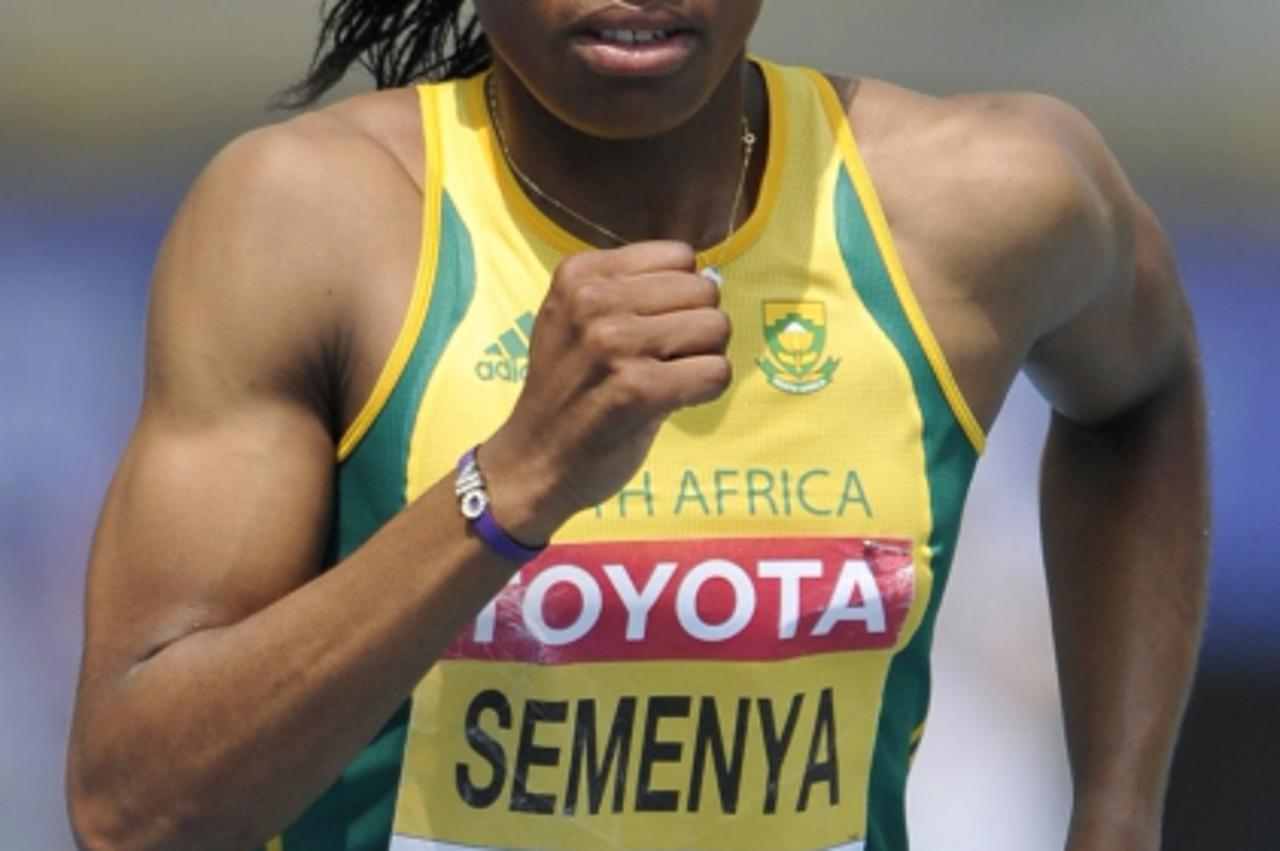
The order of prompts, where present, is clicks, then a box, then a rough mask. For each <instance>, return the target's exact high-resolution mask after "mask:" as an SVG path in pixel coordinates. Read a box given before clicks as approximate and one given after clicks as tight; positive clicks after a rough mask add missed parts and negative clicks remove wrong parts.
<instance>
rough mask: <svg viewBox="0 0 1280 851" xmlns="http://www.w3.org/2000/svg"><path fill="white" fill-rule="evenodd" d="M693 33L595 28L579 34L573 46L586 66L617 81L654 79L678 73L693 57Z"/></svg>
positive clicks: (635, 28) (668, 29) (682, 30)
mask: <svg viewBox="0 0 1280 851" xmlns="http://www.w3.org/2000/svg"><path fill="white" fill-rule="evenodd" d="M695 43H696V38H695V35H694V33H693V31H692V30H689V29H682V28H675V27H668V28H656V27H650V28H640V27H632V28H624V27H612V26H611V27H604V26H601V27H596V28H591V29H586V30H582V31H579V32H578V33H577V34H576V35H575V36H574V38H573V46H574V49H575V51H576V52H577V54H578V55H579V57H580V58H581V59H582V60H583V61H584V62H585V63H586V64H587V66H588V67H589V68H590V69H591V70H594V71H596V72H597V73H600V74H604V75H606V76H616V77H656V76H662V75H665V74H670V73H673V72H675V71H677V70H679V69H680V68H681V67H682V66H683V65H684V64H685V63H686V62H687V61H688V60H689V57H690V56H691V55H692V53H693V50H694V46H695Z"/></svg>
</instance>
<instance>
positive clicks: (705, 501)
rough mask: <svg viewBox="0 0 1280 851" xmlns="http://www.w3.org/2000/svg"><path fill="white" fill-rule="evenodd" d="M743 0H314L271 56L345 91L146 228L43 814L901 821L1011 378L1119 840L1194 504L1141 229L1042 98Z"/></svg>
mask: <svg viewBox="0 0 1280 851" xmlns="http://www.w3.org/2000/svg"><path fill="white" fill-rule="evenodd" d="M761 3H762V0H754V2H752V0H668V2H657V0H633V2H607V0H524V2H519V3H513V2H506V0H476V2H475V4H474V6H475V14H476V15H477V21H476V22H475V23H473V24H468V21H470V20H471V19H470V17H469V13H467V12H465V11H464V10H463V4H462V3H461V2H452V0H402V1H401V2H379V3H374V2H371V0H341V1H340V2H338V3H336V4H335V5H334V6H333V7H332V8H331V10H330V12H329V16H328V18H327V24H326V28H325V37H324V39H323V40H322V49H321V52H320V54H319V60H318V62H317V64H316V65H315V67H314V70H313V73H312V74H311V76H310V77H309V78H308V79H307V80H305V81H304V83H303V84H302V86H301V88H300V89H299V90H298V91H297V93H296V94H297V95H298V97H299V98H300V99H301V100H302V101H310V100H312V99H313V98H314V97H316V96H317V95H319V94H320V93H321V92H323V91H324V90H325V89H326V88H327V87H329V86H330V85H331V84H332V83H333V82H334V81H335V80H336V79H337V78H338V77H340V76H341V74H342V72H343V71H345V70H346V68H347V67H348V66H349V65H351V64H352V63H353V62H357V61H362V62H365V63H367V64H368V65H370V66H371V67H373V68H374V69H375V71H376V73H377V76H378V79H379V82H380V86H381V88H383V89H384V90H382V91H379V92H377V93H372V94H368V95H363V96H359V97H355V98H352V99H350V100H346V101H343V102H341V103H339V104H337V105H335V106H332V107H329V108H326V109H322V110H318V111H313V112H309V113H306V114H302V115H300V116H298V117H296V118H294V119H292V120H289V121H287V122H285V123H283V124H280V125H278V126H274V127H269V128H266V129H262V130H259V131H256V132H253V133H250V134H249V135H247V136H245V137H244V138H242V139H240V140H238V141H236V142H234V143H233V144H231V145H230V146H229V147H228V148H226V150H224V151H223V152H222V153H221V154H219V155H218V156H217V158H216V159H215V160H214V162H213V163H212V164H211V165H210V166H209V168H208V170H207V171H206V173H205V174H204V175H203V176H202V177H201V178H200V179H199V181H198V182H197V184H196V185H195V187H194V189H193V190H192V192H191V194H190V197H189V198H188V199H187V201H186V202H185V204H184V205H183V206H182V208H181V210H180V212H179V213H178V214H177V217H176V219H175V221H174V223H173V226H172V230H171V232H170V234H169V236H168V238H167V240H166V242H165V244H164V247H163V249H162V252H161V255H160V258H159V263H158V267H157V270H156V273H155V282H154V295H153V300H152V304H151V310H150V320H149V325H148V340H149V343H148V350H147V370H146V393H145V399H144V402H143V406H142V411H141V416H140V420H139V422H138V425H137V428H136V431H135V433H134V435H133V438H132V440H131V442H130V443H129V446H128V448H127V450H126V451H125V454H124V458H123V460H122V462H121V466H120V469H119V472H118V473H117V475H116V478H115V480H114V483H113V484H112V487H111V489H110V492H109V494H108V496H107V499H106V504H105V508H104V510H103V516H102V520H101V525H100V528H99V531H98V534H97V539H96V542H95V547H94V553H93V558H92V565H91V572H90V577H89V582H88V604H87V609H88V614H87V638H86V646H85V653H84V660H83V671H82V677H81V682H80V688H79V695H78V700H77V707H76V715H75V721H74V728H73V731H72V738H71V744H70V756H69V771H68V787H69V798H70V804H71V812H72V819H73V823H74V826H75V830H76V833H77V836H78V838H79V841H80V843H81V844H82V846H83V847H86V848H92V849H99V848H129V849H140V848H181V849H199V848H242V847H257V846H265V847H267V848H269V849H273V851H279V849H288V851H295V849H322V851H323V849H338V848H341V849H375V848H377V849H385V848H388V847H391V848H394V849H397V851H411V849H455V848H475V847H506V848H512V847H514V848H553V847H554V848H574V849H578V848H585V849H598V848H613V847H617V848H731V849H752V848H759V849H788V848H843V849H873V851H888V849H903V848H906V847H907V828H906V819H905V815H904V810H903V794H904V785H905V782H906V775H907V769H908V765H909V762H910V758H911V755H912V753H913V752H914V750H915V748H916V746H917V744H918V742H919V739H920V736H921V733H922V730H923V727H924V724H925V716H926V711H927V705H928V690H929V685H928V682H929V681H928V654H929V646H930V642H931V637H932V633H933V624H934V619H935V617H936V615H937V611H938V606H939V602H940V599H941V594H942V591H943V587H944V585H945V582H946V578H947V575H948V572H949V567H950V561H951V556H952V553H953V549H954V543H955V537H956V532H957V527H958V524H959V520H960V513H961V504H962V502H963V498H964V494H965V491H966V488H967V484H968V481H969V477H970V475H971V472H972V469H973V467H974V464H975V462H976V460H977V458H978V456H979V454H980V453H981V451H982V448H983V444H984V439H985V437H984V436H985V434H986V433H987V430H988V429H989V428H990V426H991V424H992V422H993V421H994V420H995V418H996V414H997V412H998V410H999V409H1000V407H1001V403H1002V400H1003V399H1004V398H1005V395H1006V393H1007V392H1008V389H1009V386H1010V384H1011V382H1012V381H1013V380H1014V377H1015V376H1016V375H1017V374H1018V372H1019V371H1020V370H1026V371H1027V373H1028V374H1029V375H1030V376H1031V378H1032V379H1033V380H1034V382H1035V383H1036V385H1037V386H1038V387H1039V388H1040V390H1041V391H1042V392H1043V394H1044V396H1045V397H1046V398H1047V399H1048V400H1049V402H1050V403H1052V405H1053V408H1054V412H1055V413H1054V415H1053V422H1052V427H1051V430H1050V434H1049V437H1048V443H1047V447H1046V449H1045V455H1044V470H1043V481H1042V501H1043V529H1044V545H1045V556H1046V563H1047V570H1048V579H1049V589H1050V597H1051V605H1052V612H1053V620H1054V631H1055V637H1056V647H1057V657H1058V664H1059V669H1060V679H1061V686H1062V696H1063V704H1064V710H1065V720H1066V736H1067V744H1068V750H1069V755H1070V759H1071V766H1072V775H1073V780H1074V791H1075V797H1074V806H1073V812H1072V819H1071V824H1070V835H1069V837H1067V838H1066V844H1067V847H1068V848H1070V849H1071V851H1101V849H1125V851H1134V850H1135V849H1147V850H1148V851H1150V850H1151V849H1156V848H1158V847H1159V844H1160V822H1161V806H1162V797H1163V789H1164V783H1165V777H1166V774H1167V771H1168V767H1169V761H1170V754H1171V751H1172V747H1173V744H1174V740H1175V735H1176V730H1177V727H1178V723H1179V719H1180V715H1181V712H1182V708H1183V705H1184V701H1185V699H1186V694H1187V690H1188V684H1189V681H1190V678H1191V674H1192V669H1193V661H1194V657H1195V653H1196V648H1197V644H1198V639H1199V634H1200V621H1201V608H1202V603H1203V594H1204V590H1203V589H1204V572H1205V563H1206V537H1207V517H1206V482H1205V479H1206V475H1205V448H1204V447H1205V425H1204V413H1203V407H1202V400H1201V389H1200V380H1199V377H1198V369H1197V366H1196V348H1195V343H1194V339H1193V330H1192V323H1191V320H1190V317H1189V314H1188V310H1187V307H1186V304H1185V302H1184V300H1183V296H1182V294H1181V291H1180V286H1179V284H1178V281H1177V276H1176V272H1175V269H1174V265H1173V262H1172V260H1171V258H1170V252H1169V249H1168V246H1167V244H1166V241H1165V238H1164V236H1163V235H1162V232H1161V229H1160V227H1159V225H1158V224H1157V222H1156V221H1155V220H1154V219H1153V217H1152V215H1151V213H1150V212H1149V211H1148V210H1147V208H1146V207H1145V206H1144V205H1143V204H1142V202H1141V201H1140V200H1139V199H1138V198H1136V197H1135V195H1134V193H1133V191H1132V189H1131V188H1130V186H1129V184H1128V183H1127V182H1126V180H1125V178H1124V176H1123V175H1122V173H1121V171H1120V169H1119V167H1118V166H1117V165H1116V162H1115V160H1114V159H1113V158H1112V156H1111V154H1110V153H1108V151H1107V149H1106V147H1105V146H1104V144H1103V143H1102V141H1101V140H1100V139H1099V138H1098V135H1097V133H1096V132H1095V130H1094V129H1093V128H1092V127H1091V126H1090V124H1089V123H1088V122H1087V121H1086V120H1085V119H1084V118H1083V117H1081V115H1080V114H1079V113H1078V112H1076V111H1075V110H1073V109H1071V108H1070V107H1068V106H1065V105H1063V104H1061V103H1059V102H1057V101H1054V100H1052V99H1050V98H1047V97H1041V96H1036V95H1028V94H984V95H971V96H962V97H952V98H942V99H939V98H933V97H928V96H925V95H921V94H918V93H915V92H911V91H907V90H904V89H901V88H898V87H895V86H892V85H889V84H886V83H882V82H876V81H873V80H867V79H852V78H846V77H838V76H828V75H824V74H821V73H818V72H814V71H809V70H805V69H797V68H785V67H780V66H777V65H774V64H772V63H769V62H767V61H765V60H763V59H756V58H753V57H750V56H748V54H747V53H746V52H745V45H746V43H747V39H748V36H749V35H750V33H751V31H752V28H753V26H754V24H755V22H756V18H757V15H758V13H759V11H760V7H761ZM424 79H432V80H435V81H437V82H435V83H432V84H429V85H428V84H423V85H409V84H411V83H417V82H420V81H422V80H424ZM477 446H478V451H475V447H477ZM963 773H964V769H963V767H960V766H957V767H956V778H957V782H963ZM992 806H993V809H994V808H995V807H997V806H998V803H997V802H993V803H992Z"/></svg>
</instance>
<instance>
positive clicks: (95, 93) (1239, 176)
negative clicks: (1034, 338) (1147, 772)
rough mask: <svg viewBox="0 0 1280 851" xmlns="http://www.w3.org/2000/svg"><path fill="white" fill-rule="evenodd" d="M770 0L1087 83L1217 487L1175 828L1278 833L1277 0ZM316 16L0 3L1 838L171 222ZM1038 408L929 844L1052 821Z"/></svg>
mask: <svg viewBox="0 0 1280 851" xmlns="http://www.w3.org/2000/svg"><path fill="white" fill-rule="evenodd" d="M765 5H766V12H765V19H764V22H763V23H762V26H761V28H760V31H759V34H758V38H757V40H756V43H755V49H756V51H757V52H759V53H762V54H765V55H769V56H771V57H774V58H779V59H783V60H788V61H795V62H805V63H809V64H815V65H819V66H822V67H824V68H828V69H831V70H839V71H843V72H848V73H853V74H861V75H868V76H877V77H883V78H887V79H890V80H894V81H896V82H898V83H902V84H905V85H909V86H914V87H918V88H921V89H924V90H927V91H930V92H935V93H940V94H941V93H947V92H953V91H961V90H968V89H1006V88H1020V89H1034V90H1040V91H1044V92H1049V93H1052V94H1055V95H1058V96H1060V97H1063V98H1065V99H1067V100H1070V101H1072V102H1074V103H1075V104H1077V105H1079V106H1080V107H1082V108H1083V109H1084V110H1085V111H1086V112H1087V113H1088V114H1090V115H1091V116H1092V117H1093V118H1094V120H1095V121H1096V122H1097V123H1098V124H1099V126H1100V127H1101V128H1102V130H1103V132H1104V134H1105V135H1106V136H1107V138H1108V139H1109V140H1110V141H1111V143H1112V144H1113V146H1114V148H1115V150H1116V151H1117V153H1118V155H1119V157H1120V159H1121V161H1122V162H1123V163H1124V164H1125V166H1126V168H1127V169H1128V171H1129V173H1130V175H1131V177H1132V179H1133V181H1134V183H1135V184H1136V185H1137V187H1138V188H1139V190H1140V191H1141V193H1142V194H1143V195H1144V197H1145V198H1147V199H1148V201H1149V202H1150V203H1151V205H1152V206H1153V207H1154V208H1155V210H1156V212H1157V213H1158V214H1159V216H1160V217H1161V219H1162V220H1163V221H1164V222H1165V224H1166V226H1167V227H1168V229H1169V231H1170V233H1171V234H1172V236H1173V239H1174V243H1175V247H1176V250H1177V253H1178V255H1179V258H1180V261H1181V265H1182V270H1183V274H1184V277H1185V280H1186V284H1187V287H1188V290H1189V292H1190V297H1191V300H1192V302H1193V304H1194V307H1195V310H1196V313H1197V316H1198V320H1199V324H1200V333H1201V337H1202V342H1203V347H1204V359H1205V366H1206V370H1207V374H1208V382H1209V392H1210V398H1211V404H1212V416H1213V426H1214V434H1213V471H1214V480H1215V497H1214V504H1215V509H1216V514H1217V533H1216V550H1215V559H1214V574H1213V601H1212V607H1211V612H1210V619H1209V629H1208V638H1207V642H1206V645H1205V649H1204V656H1203V660H1202V665H1201V670H1200V675H1199V679H1198V682H1197V687H1196V693H1195V696H1194V699H1193V701H1192V704H1191V707H1190V710H1189V716H1188V722H1187V727H1186V732H1185V735H1184V740H1183V744H1182V747H1181V749H1180V751H1179V756H1178V759H1177V765H1176V769H1175V776H1174V781H1173V785H1172V789H1171V792H1170V802H1169V814H1168V824H1167V829H1166V847H1167V848H1173V849H1184V848H1185V849H1191V848H1197V849H1205V848H1207V849H1274V848H1276V847H1278V846H1277V844H1276V839H1275V837H1276V836H1277V835H1280V813H1278V810H1277V807H1276V803H1275V802H1276V800H1277V797H1276V796H1277V792H1280V783H1278V781H1277V780H1276V779H1275V778H1276V773H1277V772H1276V767H1277V766H1280V734H1277V732H1276V723H1275V722H1276V719H1277V718H1280V618H1277V617H1276V616H1275V615H1274V614H1273V612H1274V611H1276V610H1277V608H1278V607H1280V569H1278V565H1277V555H1276V554H1277V553H1280V522H1278V521H1280V509H1278V508H1277V506H1280V485H1278V484H1277V483H1278V482H1280V452H1278V451H1277V449H1278V447H1277V442H1278V441H1277V429H1276V427H1275V425H1274V423H1276V422H1277V421H1278V420H1280V403H1278V402H1277V398H1278V394H1277V393H1276V392H1275V387H1276V380H1275V378H1274V375H1272V374H1270V370H1271V369H1273V368H1275V364H1276V363H1277V354H1280V352H1278V351H1277V345H1276V342H1275V341H1276V337H1277V334H1276V332H1275V330H1274V329H1273V328H1272V327H1271V326H1270V323H1271V322H1275V321H1277V320H1278V319H1280V280H1278V277H1280V273H1278V272H1277V270H1280V52H1278V51H1277V49H1276V45H1277V44H1278V43H1280V3H1277V2H1276V0H1220V2H1217V3H1205V2H1203V0H1164V2H1161V3H1137V2H1131V3H1111V2H1102V0H1077V2H1071V3H1066V2H1059V0H894V2H888V0H858V2H849V0H805V2H802V3H784V2H782V0H769V2H766V4H765ZM316 30H317V9H316V3H315V2H314V0H275V2H272V3H259V2H250V0H222V2H220V3H201V4H195V3H172V2H162V0H129V1H128V2H124V3H101V2H90V0H61V2H58V3H47V2H37V0H4V2H3V3H0V446H3V447H4V451H3V455H0V849H15V850H16V851H28V849H30V851H57V850H58V849H67V848H70V847H71V845H72V843H71V838H70V834H69V831H68V829H67V827H66V818H65V816H64V806H63V800H62V761H63V754H64V750H65V738H66V731H67V727H68V724H69V720H70V712H71V705H72V696H73V690H74V677H75V672H76V667H77V664H78V655H79V644H80V639H81V634H82V627H81V612H82V604H81V597H82V586H83V576H84V570H85V560H86V553H87V551H88V546H89V540H90V537H91V534H92V530H93V525H94V520H95V515H96V513H97V509H98V505H99V502H100V500H101V498H102V495H103V492H104V490H105V487H106V484H107V481H108V479H109V476H110V474H111V471H112V468H113V466H114V463H115V461H116V458H117V456H118V455H119V453H120V451H121V449H122V447H123V444H124V441H125V439H126V436H127V433H128V429H129V427H130V424H131V421H132V418H133V417H134V415H135V411H136V408H137V404H138V400H139V395H140V378H141V350H142V333H143V316H144V310H145V305H146V298H147V279H148V276H149V274H150V268H151V264H152V260H153V257H154V254H155V252H156V249H157V247H158V244H159V241H160V239H161V237H162V234H163V231H164V228H165V226H166V223H167V221H168V219H169V217H170V216H171V215H172V213H173V211H174V209H175V207H176V205H177V204H178V202H179V200H180V198H181V197H182V195H183V194H184V192H185V190H186V187H187V186H188V185H189V184H190V182H191V181H192V179H193V178H194V177H195V175H196V174H197V172H198V170H199V169H200V168H201V166H202V164H203V163H204V162H206V161H207V160H208V159H209V157H210V156H211V155H212V154H213V153H214V152H215V151H216V150H217V149H218V148H219V147H220V146H221V145H223V144H224V143H225V142H226V141H227V140H229V139H230V138H231V137H233V136H235V135H236V134H238V133H240V132H242V131H243V130H245V129H248V128H250V127H252V126H255V125H258V124H261V123H264V122H267V121H274V120H279V118H280V117H281V116H279V115H276V114H270V113H268V112H267V111H266V106H265V105H266V103H267V101H268V99H269V97H270V95H271V94H272V93H273V92H275V91H276V90H278V89H280V88H282V87H283V86H285V85H286V84H288V83H289V82H291V81H292V80H293V79H295V78H296V76H297V75H299V74H300V73H301V72H302V70H303V69H304V68H305V66H306V63H307V60H308V58H309V56H310V50H311V47H312V41H313V38H314V36H315V33H316ZM367 85H368V83H367V81H366V80H365V79H363V78H360V79H353V80H351V81H349V83H348V84H347V85H346V87H345V88H344V91H345V92H352V91H357V90H359V89H361V88H365V87H367ZM1045 422H1046V412H1045V410H1044V408H1043V405H1042V404H1041V403H1040V402H1039V401H1038V400H1037V399H1036V397H1035V396H1034V394H1033V393H1031V392H1030V391H1028V390H1027V388H1026V387H1025V386H1022V385H1020V386H1019V387H1018V388H1017V390H1016V391H1015V393H1014V395H1013V397H1012V398H1011V400H1010V402H1009V405H1008V407H1007V410H1006V412H1005V414H1004V417H1003V419H1002V421H1001V423H1000V424H999V425H998V426H997V428H996V430H995V433H994V435H993V440H992V450H991V452H990V454H989V456H988V457H987V458H986V459H985V461H984V463H983V465H982V467H981V469H980V473H979V477H978V481H977V483H976V485H975V489H974V494H973V500H972V502H971V504H970V506H971V507H970V509H969V513H968V518H967V519H968V522H967V525H966V529H965V534H964V538H963V544H962V551H961V555H960V558H959V560H958V562H957V566H956V574H955V580H954V581H953V584H952V586H951V590H950V599H949V601H948V603H947V605H946V606H945V607H944V609H943V613H942V620H941V627H940V633H939V638H938V641H939V643H938V649H937V652H936V656H935V658H936V669H937V688H936V692H935V700H934V707H933V713H932V716H931V721H930V733H929V735H928V736H927V737H926V739H925V745H924V747H923V749H922V751H921V753H920V756H919V759H918V760H917V763H916V771H915V773H914V776H913V780H912V784H913V785H912V793H911V818H912V822H913V830H914V839H915V847H916V848H919V849H923V851H932V849H947V851H951V850H952V849H959V850H960V851H964V850H965V849H975V851H976V850H977V849H982V850H983V851H993V850H994V849H1010V851H1014V850H1015V849H1016V850H1017V851H1027V849H1040V848H1045V849H1049V848H1054V847H1061V837H1062V836H1063V831H1064V829H1065V825H1066V820H1067V814H1068V807H1069V786H1068V778H1067V769H1066V762H1065V756H1064V747H1063V741H1062V733H1061V730H1060V720H1059V718H1058V714H1057V691H1056V685H1055V679H1054V677H1055V674H1054V666H1053V660H1052V654H1051V646H1050V641H1049V632H1048V622H1047V613H1046V603H1045V594H1044V583H1043V579H1042V576H1041V569H1040V561H1039V549H1038V532H1037V525H1036V522H1037V521H1036V497H1035V479H1036V469H1035V468H1036V463H1037V455H1038V451H1039V446H1040V441H1041V438H1042V435H1043V431H1044V426H1045ZM199 487H200V483H199V482H192V483H191V488H192V491H193V494H194V493H195V492H197V491H198V489H199Z"/></svg>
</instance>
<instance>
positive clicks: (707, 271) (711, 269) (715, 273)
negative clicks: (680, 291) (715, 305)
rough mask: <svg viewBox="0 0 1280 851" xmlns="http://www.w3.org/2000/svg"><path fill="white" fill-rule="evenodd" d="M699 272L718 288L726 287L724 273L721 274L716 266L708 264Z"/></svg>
mask: <svg viewBox="0 0 1280 851" xmlns="http://www.w3.org/2000/svg"><path fill="white" fill-rule="evenodd" d="M698 274H699V275H701V276H702V277H704V278H706V279H707V280H708V281H710V282H711V283H713V284H715V285H716V289H723V288H724V275H721V274H720V270H719V269H717V268H716V267H715V266H707V267H705V268H704V269H703V270H702V271H701V272H699V273H698Z"/></svg>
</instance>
